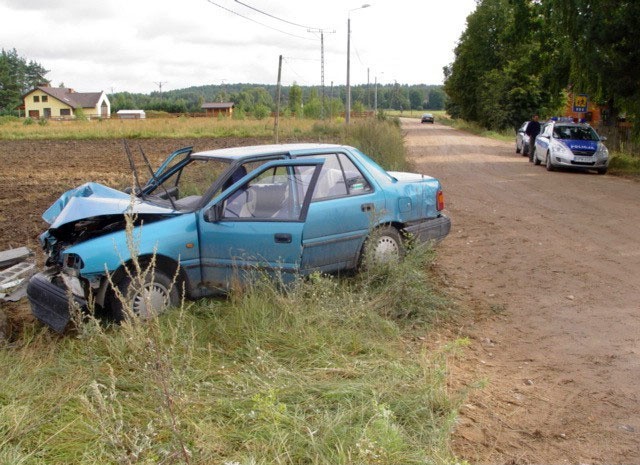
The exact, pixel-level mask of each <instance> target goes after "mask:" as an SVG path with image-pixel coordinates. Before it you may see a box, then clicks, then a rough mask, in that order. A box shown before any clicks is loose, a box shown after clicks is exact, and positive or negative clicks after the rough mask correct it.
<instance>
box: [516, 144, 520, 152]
mask: <svg viewBox="0 0 640 465" xmlns="http://www.w3.org/2000/svg"><path fill="white" fill-rule="evenodd" d="M516 153H520V149H519V148H518V143H517V142H516Z"/></svg>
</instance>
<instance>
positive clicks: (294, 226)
mask: <svg viewBox="0 0 640 465" xmlns="http://www.w3.org/2000/svg"><path fill="white" fill-rule="evenodd" d="M323 162H324V160H321V159H308V160H278V161H272V162H269V163H265V164H264V165H262V166H260V167H259V168H258V169H256V170H255V171H253V172H251V173H249V174H248V175H247V176H245V177H243V178H242V179H241V180H239V181H238V182H236V183H235V184H234V185H233V186H231V187H230V188H229V189H227V190H225V191H224V192H222V193H221V194H220V195H219V196H217V197H216V198H214V199H213V200H212V202H211V204H210V205H209V206H207V207H206V208H205V209H203V211H202V212H201V213H200V218H199V219H200V221H199V230H200V231H199V233H200V256H201V266H202V276H203V284H204V285H205V287H208V288H212V289H223V290H226V289H229V288H230V286H231V285H232V284H233V283H234V281H235V280H237V279H239V280H241V281H243V280H245V279H248V278H247V274H248V273H254V272H256V271H266V272H268V273H274V272H277V273H282V277H283V279H285V280H286V279H288V278H289V277H291V276H293V275H294V274H296V273H297V272H298V271H299V270H300V260H301V256H302V233H303V230H304V222H305V219H306V217H307V211H308V208H309V203H310V201H311V193H312V189H313V187H314V185H315V183H316V180H317V178H318V174H319V172H320V167H321V166H322V164H323Z"/></svg>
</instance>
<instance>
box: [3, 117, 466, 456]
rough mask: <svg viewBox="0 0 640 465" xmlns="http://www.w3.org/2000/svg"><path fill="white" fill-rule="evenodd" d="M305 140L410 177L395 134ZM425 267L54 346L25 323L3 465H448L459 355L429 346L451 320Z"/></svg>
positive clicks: (410, 259)
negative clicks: (329, 144) (451, 370)
mask: <svg viewBox="0 0 640 465" xmlns="http://www.w3.org/2000/svg"><path fill="white" fill-rule="evenodd" d="M103 123H104V122H103ZM90 124H101V123H97V122H91V123H90ZM252 124H253V123H252ZM34 126H35V129H38V130H41V129H43V128H41V127H39V126H38V125H31V126H29V128H31V127H34ZM312 126H313V127H312V128H311V130H312V133H313V134H315V135H316V137H317V139H318V140H336V141H345V142H347V143H351V144H353V145H356V146H358V147H360V148H361V149H363V150H364V151H366V152H368V153H370V154H372V155H373V156H374V158H378V159H379V161H380V163H381V164H383V165H384V166H386V167H387V168H393V169H401V168H403V167H404V166H405V165H404V161H403V160H404V158H403V157H404V147H403V141H402V135H401V130H400V127H399V125H398V124H396V123H395V122H394V121H379V120H377V119H376V120H370V121H354V124H353V125H352V126H350V128H349V132H348V133H347V132H346V129H345V128H344V125H340V124H332V123H317V122H315V123H314V124H313V125H312ZM44 129H45V130H46V129H49V126H45V127H44ZM299 131H300V132H302V131H304V129H299ZM162 137H165V136H162ZM382 154H386V156H383V155H382ZM380 157H382V159H380ZM433 257H434V255H433V252H432V251H431V250H429V249H426V248H422V247H417V248H415V249H413V250H412V251H411V252H410V253H409V254H408V256H407V257H406V259H405V260H404V261H403V262H401V263H399V264H395V265H388V266H380V267H378V268H375V269H373V270H372V269H369V268H366V269H365V270H364V271H363V272H362V273H360V274H358V275H356V276H349V277H343V278H339V277H328V276H324V275H320V274H317V275H312V276H311V277H309V278H307V279H305V280H299V281H296V282H295V283H294V284H293V285H288V286H284V285H282V284H278V283H277V281H276V282H274V281H273V280H267V279H265V278H264V277H262V276H260V275H257V276H256V279H255V280H254V281H252V283H251V284H250V285H249V286H248V287H245V288H243V289H237V290H235V291H233V292H232V293H231V294H230V295H229V296H228V297H227V298H226V299H202V300H200V301H198V302H189V303H185V304H183V306H182V307H181V308H177V309H172V310H170V311H169V312H167V313H166V314H164V315H162V316H160V317H159V318H156V319H152V320H150V321H139V320H136V319H133V320H130V321H129V322H127V323H125V324H123V325H122V326H118V327H109V328H105V327H103V326H102V325H100V324H99V323H98V322H96V321H95V320H92V319H89V320H88V321H85V322H82V323H79V325H78V328H77V330H76V332H73V333H71V334H67V335H65V336H64V337H57V336H53V335H52V334H51V333H50V332H48V331H46V330H44V329H42V328H41V327H40V326H38V325H36V324H33V323H28V322H22V323H21V324H20V325H16V326H17V327H20V328H22V329H21V331H22V332H21V333H20V334H17V335H14V338H13V342H12V346H10V347H9V346H6V347H4V348H2V349H0V373H2V376H0V465H4V464H12V465H13V464H24V465H40V464H47V465H49V464H105V463H106V464H140V463H145V464H150V463H154V464H155V463H185V464H211V463H220V464H238V465H244V464H247V465H248V464H252V465H253V464H265V465H266V464H273V463H282V464H355V463H357V464H360V463H362V464H365V463H366V464H369V463H377V464H398V463H403V464H412V463H415V464H418V463H420V464H423V463H430V464H444V463H454V462H456V459H455V457H453V455H452V453H451V450H450V446H449V437H450V432H451V429H452V427H453V424H454V421H455V418H456V414H457V410H458V407H459V405H460V403H461V402H462V400H463V398H464V393H463V392H451V391H450V389H449V388H448V386H447V384H448V383H447V378H448V376H449V375H448V372H447V362H448V360H449V359H450V358H451V357H455V356H457V354H458V351H459V349H460V348H461V347H462V346H464V345H465V344H466V341H464V340H460V341H455V342H454V343H452V345H449V346H445V347H437V344H435V343H434V342H433V341H431V340H430V338H429V334H430V329H431V328H432V327H433V326H434V325H439V324H441V323H442V322H444V321H447V320H449V319H450V318H451V316H452V315H453V314H454V313H455V311H456V309H455V307H454V306H453V305H452V304H451V303H450V302H449V301H448V300H447V299H446V298H444V297H443V296H442V295H441V294H440V293H439V292H437V290H436V288H435V285H433V284H432V279H431V275H430V267H431V263H432V261H433Z"/></svg>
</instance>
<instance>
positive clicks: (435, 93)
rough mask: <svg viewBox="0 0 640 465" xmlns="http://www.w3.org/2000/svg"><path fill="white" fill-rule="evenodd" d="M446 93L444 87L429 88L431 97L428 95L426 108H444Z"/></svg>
mask: <svg viewBox="0 0 640 465" xmlns="http://www.w3.org/2000/svg"><path fill="white" fill-rule="evenodd" d="M445 99H446V94H445V93H444V90H442V87H434V88H432V89H431V90H429V97H427V104H426V105H425V109H426V110H444V102H445Z"/></svg>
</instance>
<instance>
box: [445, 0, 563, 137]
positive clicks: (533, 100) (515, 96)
mask: <svg viewBox="0 0 640 465" xmlns="http://www.w3.org/2000/svg"><path fill="white" fill-rule="evenodd" d="M543 2H544V0H541V1H536V2H533V1H531V0H481V1H479V2H478V6H477V8H476V10H475V11H474V12H473V13H472V14H471V15H469V17H468V18H467V29H466V30H465V31H464V32H463V34H462V36H461V38H460V41H459V43H458V46H457V47H456V49H455V56H456V58H455V61H454V62H453V63H452V64H451V65H450V66H448V67H447V68H445V91H446V93H447V95H448V97H449V101H448V103H447V109H448V110H449V112H450V113H451V114H452V116H454V117H459V118H463V119H466V120H469V121H474V122H477V123H479V124H480V125H482V126H484V127H486V128H489V129H503V128H508V127H517V126H518V125H520V124H521V123H522V121H523V120H524V119H527V118H528V117H529V116H530V115H531V114H532V113H534V112H539V111H540V109H541V108H546V107H549V106H550V105H551V104H552V102H553V101H554V99H553V94H552V93H551V92H549V91H547V90H545V89H544V88H543V87H541V86H540V82H541V81H543V78H542V74H543V67H542V66H541V63H543V62H545V61H546V60H547V59H548V57H547V56H546V55H545V54H546V53H547V51H548V49H547V48H544V47H542V42H541V41H542V38H543V37H544V32H543V28H542V24H541V19H540V12H541V9H542V3H543Z"/></svg>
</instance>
